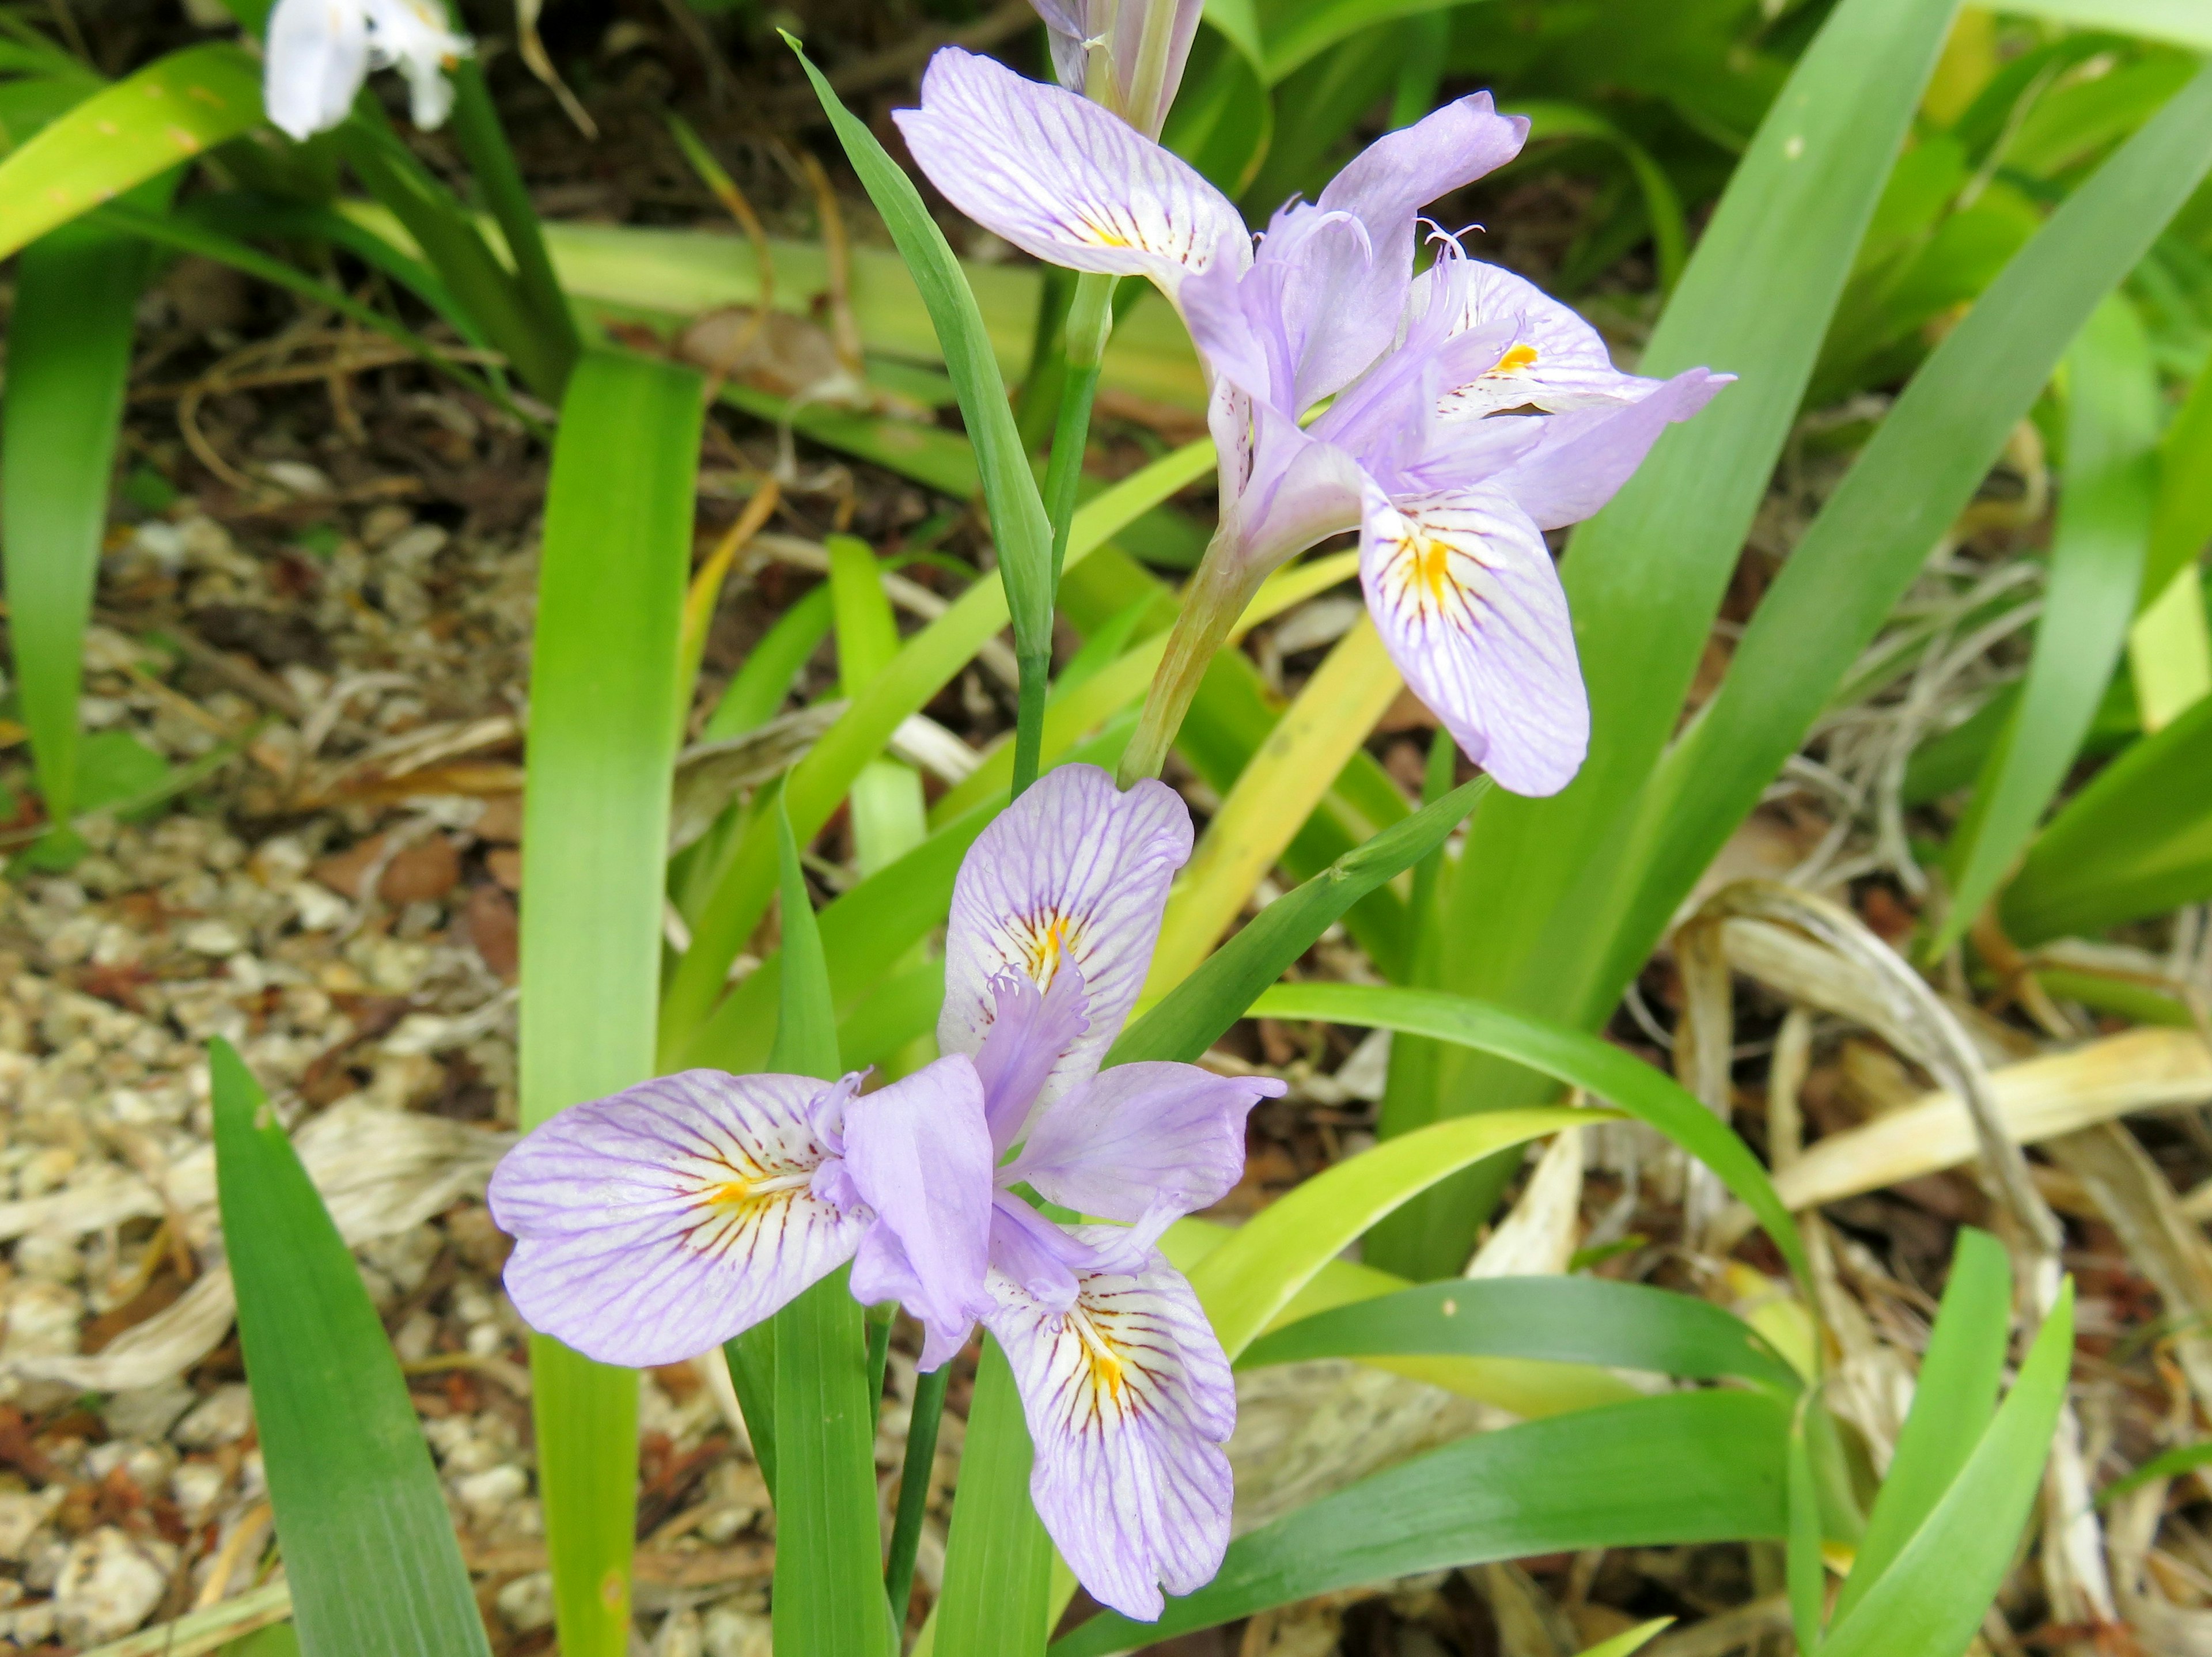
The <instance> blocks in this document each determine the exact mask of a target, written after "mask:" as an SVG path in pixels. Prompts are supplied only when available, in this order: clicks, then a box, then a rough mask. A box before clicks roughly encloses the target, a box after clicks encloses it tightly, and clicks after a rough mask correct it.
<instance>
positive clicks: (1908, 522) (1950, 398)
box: [1601, 70, 2212, 984]
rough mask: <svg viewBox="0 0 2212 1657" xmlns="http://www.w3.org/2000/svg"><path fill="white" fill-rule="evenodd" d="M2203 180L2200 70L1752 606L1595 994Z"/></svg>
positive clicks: (2083, 191)
mask: <svg viewBox="0 0 2212 1657" xmlns="http://www.w3.org/2000/svg"><path fill="white" fill-rule="evenodd" d="M2208 164H2212V70H2208V71H2206V72H2205V73H2203V74H2201V75H2199V76H2197V79H2196V80H2195V81H2194V82H2191V85H2190V86H2188V87H2187V88H2185V89H2184V90H2183V91H2182V92H2181V93H2180V94H2178V95H2177V96H2176V97H2175V98H2174V100H2172V102H2171V103H2169V104H2168V105H2167V106H2166V108H2164V109H2163V110H2161V111H2160V112H2159V113H2158V115H2157V116H2156V117H2155V118H2153V119H2152V120H2151V121H2150V122H2149V123H2148V124H2147V125H2145V126H2144V128H2143V129H2142V131H2140V132H2138V133H2137V134H2136V136H2135V137H2133V138H2130V140H2129V141H2128V143H2127V144H2126V145H2125V146H2124V147H2123V148H2122V149H2121V150H2120V151H2119V153H2118V155H2114V156H2113V157H2112V160H2111V161H2107V162H2106V164H2105V165H2104V167H2101V168H2100V169H2099V171H2098V173H2096V175H2095V176H2094V177H2093V179H2090V180H2089V181H2088V182H2087V183H2086V184H2084V185H2081V188H2079V189H2078V190H2076V191H2075V192H2074V194H2073V195H2072V196H2070V197H2068V199H2067V200H2066V202H2065V203H2064V204H2063V206H2061V207H2060V208H2059V209H2058V210H2057V212H2056V213H2055V214H2053V215H2051V222H2050V223H2048V224H2047V225H2045V227H2044V228H2043V229H2042V231H2041V232H2039V234H2037V236H2036V238H2035V240H2033V241H2032V242H2030V243H2029V244H2028V245H2027V247H2025V248H2023V249H2022V250H2021V252H2020V253H2019V254H2018V256H2017V257H2015V258H2014V259H2013V261H2012V263H2011V264H2008V266H2006V268H2005V270H2004V273H2003V274H2002V276H1999V277H1998V278H1997V280H1996V282H1994V283H1992V284H1991V285H1990V289H1989V291H1988V292H1987V293H1986V294H1984V295H1983V296H1982V298H1981V300H1979V301H1978V303H1977V304H1976V305H1975V307H1974V308H1973V309H1972V311H1971V312H1969V313H1967V315H1966V319H1964V320H1963V321H1962V322H1960V324H1959V325H1958V326H1957V327H1956V328H1954V329H1953V330H1952V331H1951V332H1950V333H1949V334H1948V336H1947V337H1945V339H1944V341H1943V343H1942V344H1941V345H1940V346H1938V347H1937V348H1936V351H1935V352H1934V354H1933V355H1930V356H1929V359H1928V361H1927V362H1926V363H1925V364H1924V365H1923V367H1922V368H1921V370H1920V372H1919V373H1917V374H1916V375H1914V376H1913V379H1912V381H1911V384H1910V385H1907V386H1906V388H1905V392H1904V394H1903V395H1902V396H1900V397H1899V398H1898V400H1897V403H1896V404H1895V405H1894V406H1893V407H1892V409H1891V410H1890V411H1889V413H1888V414H1887V416H1885V417H1884V419H1883V421H1882V423H1881V427H1880V428H1879V429H1878V430H1877V431H1876V432H1875V435H1874V438H1873V440H1871V441H1870V442H1869V444H1868V445H1867V447H1866V449H1865V451H1864V452H1863V453H1862V454H1861V455H1860V456H1859V458H1858V460H1857V464H1854V465H1853V466H1852V468H1851V470H1850V472H1849V473H1848V474H1847V475H1846V476H1844V481H1843V483H1842V484H1841V485H1840V486H1839V487H1838V489H1837V490H1836V493H1835V494H1834V495H1832V496H1831V497H1830V498H1829V501H1828V504H1827V506H1826V508H1824V509H1823V511H1822V512H1821V513H1820V517H1819V518H1818V519H1815V520H1814V525H1813V527H1812V528H1811V529H1810V530H1809V531H1807V533H1806V536H1805V538H1804V539H1803V540H1802V541H1801V542H1799V543H1798V545H1797V548H1796V550H1795V551H1794V552H1793V553H1792V554H1791V555H1790V560H1789V561H1788V562H1787V563H1786V564H1785V565H1784V567H1783V569H1782V573H1781V574H1780V575H1778V577H1777V578H1776V580H1775V583H1774V586H1772V587H1771V589H1770V590H1769V591H1768V592H1767V594H1766V597H1765V598H1764V599H1763V600H1761V601H1760V604H1759V609H1758V610H1757V611H1756V613H1754V615H1753V617H1752V621H1751V624H1750V626H1749V627H1748V628H1746V629H1745V632H1744V636H1743V638H1742V639H1741V640H1740V641H1739V642H1738V644H1737V646H1736V651H1735V659H1734V661H1733V663H1732V664H1731V665H1730V667H1729V674H1728V677H1727V678H1726V679H1725V680H1724V681H1723V683H1722V685H1721V689H1720V690H1719V692H1718V693H1717V695H1715V696H1714V698H1713V700H1712V701H1711V702H1709V703H1707V704H1706V706H1705V710H1704V711H1703V713H1700V715H1699V719H1698V720H1697V723H1696V724H1695V725H1693V726H1692V728H1691V730H1690V731H1689V733H1688V734H1687V735H1686V737H1684V738H1683V739H1682V741H1681V742H1680V743H1679V744H1677V745H1676V746H1675V748H1674V750H1673V751H1672V752H1670V753H1669V754H1668V756H1667V757H1666V759H1665V761H1664V762H1662V765H1661V767H1660V768H1659V770H1658V772H1657V774H1656V775H1655V776H1654V778H1653V780H1652V783H1651V786H1650V790H1649V792H1648V793H1647V796H1646V798H1645V801H1644V810H1643V812H1642V817H1641V829H1640V830H1639V835H1640V840H1639V848H1638V871H1637V875H1636V890H1635V892H1634V895H1633V896H1632V900H1631V901H1629V903H1628V904H1627V906H1626V919H1625V920H1624V921H1623V923H1622V924H1621V925H1620V926H1619V927H1618V929H1617V931H1616V932H1615V935H1614V937H1613V943H1612V960H1611V962H1609V964H1608V965H1607V967H1606V968H1605V970H1604V973H1603V974H1602V980H1601V981H1602V982H1604V983H1606V984H1619V983H1621V982H1624V981H1626V977H1627V974H1629V973H1630V972H1632V970H1633V969H1634V968H1633V963H1634V962H1640V961H1642V960H1643V959H1644V956H1645V955H1646V954H1647V953H1648V952H1649V951H1650V946H1651V944H1652V941H1653V940H1654V939H1655V938H1657V937H1658V935H1659V933H1660V932H1661V930H1662V928H1663V927H1664V926H1665V925H1666V923H1667V920H1668V916H1670V915H1671V914H1672V913H1674V908H1675V906H1676V905H1677V904H1679V903H1680V901H1681V899H1682V896H1683V895H1684V894H1685V893H1686V892H1687V891H1688V890H1689V889H1690V887H1691V885H1692V883H1694V882H1695V881H1696V879H1697V877H1698V876H1699V874H1700V873H1701V872H1703V871H1704V870H1705V868H1706V867H1707V866H1708V865H1710V864H1711V861H1712V859H1713V856H1714V854H1715V853H1717V852H1718V850H1719V849H1720V847H1721V846H1722V845H1723V842H1725V841H1726V840H1727V839H1728V836H1729V834H1730V833H1731V832H1732V831H1733V830H1734V829H1735V825H1736V824H1737V823H1739V822H1741V821H1742V820H1743V819H1744V817H1745V816H1747V814H1748V813H1749V812H1750V811H1751V810H1752V808H1753V806H1754V805H1756V804H1757V803H1758V800H1759V791H1760V790H1761V789H1763V788H1765V786H1767V784H1768V783H1770V782H1771V781H1772V780H1773V779H1774V775H1775V774H1776V772H1777V771H1778V770H1779V769H1780V768H1781V767H1782V764H1783V762H1784V760H1785V759H1787V758H1788V756H1790V754H1791V753H1793V752H1795V751H1796V748H1797V745H1798V744H1799V743H1800V742H1801V741H1802V740H1803V737H1804V734H1805V732H1806V731H1808V729H1810V728H1811V726H1812V724H1813V722H1814V720H1815V719H1818V718H1819V717H1820V713H1821V711H1822V710H1823V708H1824V707H1826V704H1827V701H1828V698H1829V696H1830V695H1831V693H1832V690H1833V689H1834V687H1835V686H1836V685H1837V684H1838V683H1840V682H1841V681H1842V679H1843V678H1844V675H1845V674H1846V673H1847V672H1848V671H1850V666H1851V664H1852V662H1853V661H1854V660H1855V659H1857V656H1858V654H1859V652H1860V651H1861V650H1862V649H1863V647H1864V646H1865V645H1866V644H1867V642H1868V641H1869V640H1871V639H1872V638H1873V637H1874V635H1875V632H1876V631H1877V630H1878V629H1879V628H1880V627H1881V623H1882V620H1883V618H1884V617H1885V616H1887V614H1888V613H1889V610H1890V608H1891V606H1892V605H1893V604H1894V603H1895V602H1896V600H1897V598H1898V597H1899V595H1900V594H1902V593H1903V592H1905V588H1906V587H1907V586H1910V585H1911V581H1912V579H1913V577H1914V576H1915V575H1917V574H1918V573H1919V570H1920V568H1921V566H1922V564H1923V562H1924V561H1926V558H1927V555H1928V549H1929V545H1930V544H1931V543H1932V542H1933V541H1934V539H1935V538H1936V536H1937V535H1938V534H1940V533H1941V532H1942V529H1943V527H1944V526H1945V525H1948V524H1949V523H1951V522H1952V521H1953V519H1955V518H1956V517H1957V515H1958V513H1960V510H1962V509H1963V508H1964V507H1965V506H1966V503H1967V501H1970V500H1971V499H1972V496H1973V493H1974V490H1975V489H1976V488H1977V487H1978V485H1979V483H1980V482H1981V480H1982V478H1983V476H1984V475H1985V474H1986V473H1987V471H1988V470H1989V468H1990V465H1992V464H1994V463H1995V462H1996V458H1997V457H1998V455H1999V453H2000V452H2002V448H2003V446H2004V442H2005V440H2006V437H2007V436H2008V434H2009V433H2010V432H2011V430H2012V428H2013V427H2014V426H2015V425H2016V424H2017V423H2018V422H2019V421H2020V419H2021V416H2023V415H2025V414H2026V413H2027V410H2028V409H2029V408H2030V406H2031V405H2032V404H2033V403H2034V401H2035V398H2036V396H2037V394H2038V392H2039V391H2041V389H2042V387H2043V385H2044V384H2045V381H2046V380H2048V379H2049V378H2050V375H2051V370H2052V369H2053V367H2056V365H2057V361H2058V358H2059V355H2060V354H2061V352H2062V351H2063V349H2064V348H2065V346H2066V344H2067V343H2069V342H2070V341H2071V340H2072V339H2073V337H2075V334H2077V333H2078V332H2079V331H2080V330H2081V325H2082V324H2083V323H2084V322H2085V321H2086V320H2087V318H2088V316H2089V314H2090V313H2091V312H2092V311H2093V309H2094V308H2095V307H2096V306H2097V304H2098V302H2099V301H2100V300H2101V299H2102V298H2103V297H2104V295H2105V294H2107V293H2109V292H2110V291H2111V290H2112V287H2113V286H2114V285H2115V284H2116V283H2117V282H2118V281H2119V280H2120V278H2121V277H2122V276H2124V275H2125V274H2126V273H2127V272H2128V270H2130V268H2131V267H2132V266H2133V265H2134V264H2135V263H2136V260H2137V259H2139V258H2141V257H2142V253H2143V252H2144V250H2145V249H2147V248H2148V246H2150V243H2151V241H2152V240H2153V239H2154V237H2155V236H2156V235H2157V234H2158V231H2159V228H2160V226H2161V225H2162V224H2163V223H2164V222H2166V219H2167V218H2168V217H2170V216H2171V215H2172V213H2173V212H2174V210H2175V209H2177V208H2178V207H2179V205H2180V204H2181V203H2183V202H2184V201H2185V200H2186V199H2187V197H2188V196H2189V193H2190V191H2191V189H2192V188H2193V187H2194V185H2195V183H2196V181H2197V179H2201V178H2202V177H2203V175H2204V172H2205V169H2206V167H2207V166H2208ZM2078 803H2079V802H2078V799H2077V801H2076V804H2078ZM2054 826H2055V825H2054ZM2048 834H2049V831H2048V830H2046V831H2045V836H2046V838H2047V836H2048ZM2008 905H2009V900H2008ZM2008 918H2009V908H2008ZM2046 935H2047V934H2046Z"/></svg>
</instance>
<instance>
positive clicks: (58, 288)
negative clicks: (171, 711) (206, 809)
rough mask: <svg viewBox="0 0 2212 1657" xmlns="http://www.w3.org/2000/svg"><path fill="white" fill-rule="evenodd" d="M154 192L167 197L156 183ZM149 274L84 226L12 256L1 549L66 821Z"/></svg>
mask: <svg viewBox="0 0 2212 1657" xmlns="http://www.w3.org/2000/svg"><path fill="white" fill-rule="evenodd" d="M152 189H153V190H154V191H157V192H158V193H159V194H160V195H161V196H166V195H167V186H166V185H161V184H156V185H154V186H152ZM148 270H149V264H148V260H147V258H146V257H145V250H144V246H143V244H142V243H140V242H139V241H137V240H136V239H135V238H133V237H131V236H128V235H123V234H118V233H116V232H114V231H112V230H107V229H104V228H100V227H97V226H93V225H84V224H70V225H64V226H63V227H62V228H59V229H58V230H54V231H52V232H49V233H48V234H46V236H44V237H42V238H40V240H38V241H35V242H33V244H32V245H31V246H28V247H27V248H25V249H24V250H23V253H22V257H21V258H20V259H19V260H18V261H17V262H16V266H15V309H14V310H13V312H11V313H10V314H9V323H8V385H7V411H6V413H7V420H6V427H5V430H4V432H0V555H4V559H5V568H6V572H7V581H8V624H9V641H10V645H11V646H12V650H13V653H14V658H15V681H16V694H17V695H18V696H19V697H20V698H21V703H22V708H23V720H24V723H25V724H26V725H28V726H29V727H30V731H31V747H32V752H33V756H35V758H36V760H37V762H38V772H39V787H40V792H41V793H43V794H44V795H45V796H46V817H47V820H48V821H49V822H52V824H54V825H55V827H56V828H57V829H61V830H64V831H66V829H67V827H68V824H69V821H70V816H72V815H73V814H74V813H75V811H76V808H77V806H78V804H80V793H79V789H78V775H77V751H78V750H77V691H78V689H79V686H80V684H81V683H82V678H83V671H82V659H83V651H84V629H85V626H86V623H87V622H88V621H89V620H90V619H91V616H92V589H93V581H94V577H95V576H96V575H97V574H98V572H99V568H100V540H101V536H102V532H103V531H105V530H106V525H107V494H108V485H109V482H110V476H111V474H112V471H113V469H114V461H115V444H116V438H117V434H118V430H119V428H120V426H121V422H122V419H123V398H124V390H125V382H126V381H127V379H129V377H130V372H131V340H132V336H133V332H134V327H133V313H134V311H135V308H136V307H137V303H138V295H139V292H140V290H141V289H142V288H143V287H144V285H145V281H146V276H147V275H148ZM155 763H156V764H157V765H158V764H159V763H160V761H159V760H158V758H156V760H155ZM143 786H150V784H142V786H141V787H125V788H123V789H120V790H117V791H115V792H112V793H111V794H109V796H108V799H111V800H112V799H119V798H125V797H127V796H128V795H131V794H133V793H137V792H142V788H143ZM82 804H87V805H98V804H106V801H103V800H100V799H96V798H95V799H88V800H83V801H82Z"/></svg>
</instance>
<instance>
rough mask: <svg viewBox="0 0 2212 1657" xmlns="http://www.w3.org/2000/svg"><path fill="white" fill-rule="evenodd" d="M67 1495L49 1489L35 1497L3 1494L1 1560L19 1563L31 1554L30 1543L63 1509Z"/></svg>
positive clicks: (0, 1495) (20, 1492) (0, 1505)
mask: <svg viewBox="0 0 2212 1657" xmlns="http://www.w3.org/2000/svg"><path fill="white" fill-rule="evenodd" d="M62 1496H64V1490H63V1489H62V1487H61V1486H60V1485H58V1484H54V1485H50V1486H48V1487H47V1488H46V1490H40V1491H39V1492H38V1493H37V1494H35V1495H33V1494H32V1493H31V1492H29V1491H27V1490H0V1559H6V1560H9V1561H15V1560H20V1559H21V1558H22V1557H24V1556H25V1555H26V1554H27V1553H28V1552H29V1551H30V1547H31V1539H32V1538H33V1537H35V1536H36V1535H37V1534H38V1533H39V1527H40V1526H41V1525H44V1524H45V1523H46V1520H48V1519H50V1518H52V1515H53V1511H54V1509H55V1508H58V1507H59V1506H61V1503H62Z"/></svg>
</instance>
